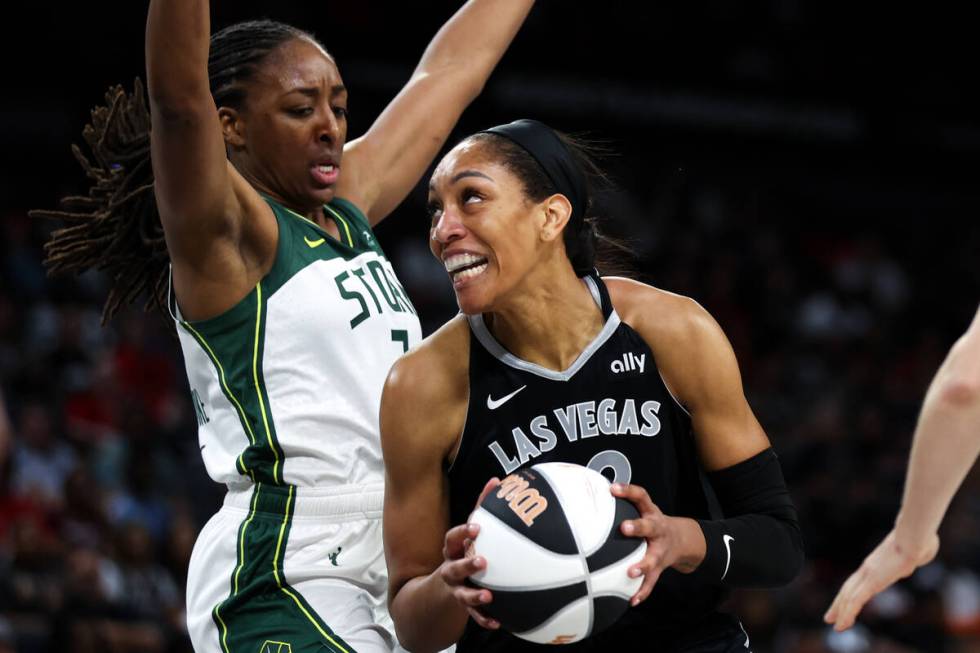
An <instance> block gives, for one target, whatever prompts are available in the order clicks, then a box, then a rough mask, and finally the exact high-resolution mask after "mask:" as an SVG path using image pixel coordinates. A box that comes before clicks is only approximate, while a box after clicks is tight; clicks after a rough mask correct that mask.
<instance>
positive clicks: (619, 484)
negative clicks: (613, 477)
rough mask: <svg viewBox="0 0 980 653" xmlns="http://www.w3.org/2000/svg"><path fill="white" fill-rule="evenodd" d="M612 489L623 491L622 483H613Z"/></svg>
mask: <svg viewBox="0 0 980 653" xmlns="http://www.w3.org/2000/svg"><path fill="white" fill-rule="evenodd" d="M612 489H613V492H622V491H623V484H622V483H613V485H612Z"/></svg>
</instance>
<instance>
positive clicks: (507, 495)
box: [497, 474, 548, 526]
mask: <svg viewBox="0 0 980 653" xmlns="http://www.w3.org/2000/svg"><path fill="white" fill-rule="evenodd" d="M528 485H529V483H528V482H527V479H525V478H523V477H521V476H518V475H517V474H511V475H510V476H508V477H507V478H505V479H504V480H503V481H501V482H500V489H498V490H497V498H498V499H503V500H504V501H506V502H507V506H508V507H509V508H510V509H511V510H513V511H514V514H515V515H517V516H518V517H519V518H520V520H521V521H522V522H524V524H525V525H527V526H532V525H533V524H534V520H535V518H537V517H538V515H540V514H541V513H543V512H544V511H545V510H546V509H547V508H548V500H547V499H545V498H544V497H543V496H541V493H539V492H538V491H537V490H535V489H534V488H529V487H528Z"/></svg>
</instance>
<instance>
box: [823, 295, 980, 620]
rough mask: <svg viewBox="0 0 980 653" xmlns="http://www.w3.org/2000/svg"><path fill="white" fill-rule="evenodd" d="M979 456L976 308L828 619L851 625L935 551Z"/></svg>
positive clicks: (979, 324)
mask: <svg viewBox="0 0 980 653" xmlns="http://www.w3.org/2000/svg"><path fill="white" fill-rule="evenodd" d="M978 455H980V310H978V311H977V314H976V315H975V316H974V318H973V323H972V324H971V325H970V327H969V328H968V329H967V331H966V333H965V334H963V336H962V337H961V338H960V339H959V340H957V341H956V343H955V344H954V345H953V347H952V349H950V352H949V354H948V355H947V356H946V360H945V361H943V364H942V365H941V366H940V368H939V371H938V372H937V373H936V376H935V378H933V380H932V383H931V384H930V385H929V390H928V391H927V392H926V397H925V400H924V401H923V404H922V412H921V413H920V414H919V422H918V424H917V425H916V429H915V435H914V436H913V439H912V454H911V457H910V459H909V470H908V475H907V476H906V480H905V494H904V495H903V497H902V507H901V509H900V510H899V512H898V518H897V519H896V520H895V527H894V528H893V529H892V531H891V532H890V533H889V534H888V535H887V536H886V537H885V539H884V540H883V541H882V542H881V544H879V545H878V547H877V548H876V549H875V550H874V551H872V552H871V554H870V555H868V557H867V558H866V559H865V560H864V563H862V565H861V567H860V568H859V569H858V570H857V571H856V572H854V574H852V575H851V577H850V578H848V579H847V581H846V582H845V583H844V585H843V587H841V590H840V592H839V593H838V595H837V597H836V598H835V599H834V602H833V604H832V605H831V607H830V609H829V610H828V611H827V614H826V615H825V616H824V620H825V621H826V622H827V623H833V624H834V625H835V628H836V629H837V630H844V629H846V628H850V627H851V626H852V625H853V624H854V619H855V618H856V617H857V615H858V613H859V612H860V611H861V608H863V607H864V605H865V603H867V602H868V601H869V600H870V599H871V597H873V596H874V595H875V594H877V593H879V592H881V591H882V590H884V589H885V588H887V587H889V586H891V585H892V583H894V582H896V581H897V580H899V579H901V578H905V577H907V576H909V575H911V574H912V572H913V571H915V570H916V568H918V567H920V566H922V565H924V564H926V563H927V562H929V561H931V560H932V559H933V558H934V557H935V555H936V551H937V550H938V548H939V537H938V535H937V531H938V530H939V524H940V522H942V519H943V516H944V515H945V514H946V509H947V508H948V507H949V503H950V501H952V499H953V495H954V494H955V493H956V490H957V489H958V488H959V487H960V484H961V483H963V479H964V478H966V474H967V472H969V471H970V468H971V467H973V465H974V463H976V460H977V456H978Z"/></svg>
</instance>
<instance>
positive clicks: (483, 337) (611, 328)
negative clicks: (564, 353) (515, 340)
mask: <svg viewBox="0 0 980 653" xmlns="http://www.w3.org/2000/svg"><path fill="white" fill-rule="evenodd" d="M583 281H584V282H585V284H586V285H587V286H588V287H589V292H590V293H591V294H592V298H593V299H594V300H595V303H596V305H598V306H599V310H602V296H601V294H600V293H599V287H598V286H597V285H596V282H595V281H594V280H593V279H592V278H591V277H584V278H583ZM467 320H468V321H469V323H470V328H471V329H472V330H473V334H474V335H475V336H476V338H477V340H479V341H480V344H481V345H483V347H484V348H485V349H486V350H487V351H488V352H489V353H490V355H491V356H493V357H494V358H496V359H497V360H499V361H500V362H501V363H504V364H505V365H508V366H509V367H513V368H514V369H518V370H522V371H524V372H528V373H530V374H534V375H536V376H540V377H543V378H546V379H550V380H552V381H568V380H569V379H571V378H572V377H573V376H575V373H576V372H578V371H579V370H580V369H582V367H583V366H584V365H585V364H586V363H587V362H589V359H590V358H592V355H593V354H594V353H595V352H596V351H598V349H599V347H601V346H602V345H603V344H604V343H605V342H606V340H608V339H609V337H610V336H611V335H612V334H613V333H614V332H615V331H616V329H618V328H619V324H620V319H619V314H618V313H617V312H616V309H615V308H613V309H612V311H611V312H610V313H609V317H608V318H607V319H606V324H605V325H604V326H603V327H602V330H601V331H599V333H598V334H597V335H596V337H595V338H593V339H592V342H590V343H589V344H588V345H587V346H586V347H585V349H583V350H582V352H581V353H580V354H579V355H578V357H577V358H576V359H575V360H574V361H573V362H572V364H571V365H569V366H568V368H567V369H565V370H561V371H557V370H552V369H548V368H547V367H543V366H541V365H538V364H537V363H531V362H529V361H526V360H524V359H523V358H518V357H517V356H515V355H514V354H512V353H511V352H509V351H508V350H507V349H505V348H504V346H503V345H501V344H500V342H498V341H497V339H496V338H494V337H493V334H492V333H490V329H488V328H487V325H486V322H484V320H483V314H482V313H478V314H477V315H470V316H467Z"/></svg>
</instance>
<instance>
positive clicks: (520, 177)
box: [381, 120, 803, 653]
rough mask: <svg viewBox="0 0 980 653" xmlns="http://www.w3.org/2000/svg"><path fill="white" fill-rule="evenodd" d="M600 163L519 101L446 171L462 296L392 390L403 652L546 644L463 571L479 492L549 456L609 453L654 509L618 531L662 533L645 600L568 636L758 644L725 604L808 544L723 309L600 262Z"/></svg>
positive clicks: (654, 538) (654, 541) (635, 572)
mask: <svg viewBox="0 0 980 653" xmlns="http://www.w3.org/2000/svg"><path fill="white" fill-rule="evenodd" d="M597 172H598V170H597V169H596V168H595V167H594V166H593V165H592V164H591V162H590V161H589V159H588V158H587V157H585V156H584V154H583V152H582V151H581V149H580V148H579V147H577V146H576V145H575V144H574V143H573V142H572V141H570V140H569V139H567V138H566V137H564V136H560V135H558V134H556V133H555V132H553V131H552V130H550V129H549V128H548V127H546V126H544V125H542V124H541V123H537V122H534V121H526V120H522V121H517V122H514V123H510V124H508V125H502V126H500V127H495V128H493V129H491V130H488V131H487V132H481V133H478V134H476V135H473V136H470V137H469V138H467V139H465V140H464V141H463V142H462V143H460V144H459V145H457V146H456V147H455V148H454V149H453V150H452V151H451V152H450V153H449V154H448V155H446V157H445V158H443V160H442V161H441V163H440V164H439V166H438V167H437V168H436V171H435V173H434V174H433V177H432V180H431V182H430V186H429V200H430V211H431V217H432V231H431V248H432V251H433V253H434V254H435V255H436V257H437V258H439V259H440V261H442V262H443V263H444V264H445V266H446V268H447V270H448V271H449V273H450V276H451V277H452V280H453V287H454V289H455V292H456V297H457V300H458V302H459V306H460V309H461V311H462V313H461V314H460V315H458V316H457V317H456V318H454V319H452V320H451V321H450V322H448V323H447V324H446V325H444V326H443V327H442V328H441V329H440V330H439V331H437V332H436V333H435V334H433V335H432V336H431V337H429V338H428V339H426V340H425V341H424V342H423V343H422V344H421V345H420V346H419V347H417V348H416V349H414V350H413V351H411V352H409V353H408V354H406V355H405V356H404V357H403V358H401V359H400V360H399V361H398V362H397V363H396V364H395V366H394V367H393V368H392V370H391V373H390V375H389V377H388V380H387V383H386V386H385V390H384V395H383V399H382V407H381V434H382V447H383V450H384V456H385V466H386V490H385V508H384V537H385V550H386V555H387V557H388V564H389V570H390V588H389V603H390V608H391V613H392V616H393V618H394V620H395V625H396V631H397V633H398V636H399V639H400V640H401V642H402V644H403V645H404V646H405V647H406V648H408V649H409V650H412V651H417V652H421V651H433V650H437V649H440V648H443V647H446V646H448V645H450V644H452V643H453V642H458V650H459V651H461V652H462V651H524V650H532V649H537V648H539V645H536V644H531V643H529V642H526V641H523V640H520V639H517V638H515V637H514V636H512V635H510V634H508V633H506V632H504V631H502V630H500V629H499V624H498V623H497V622H496V621H494V620H493V619H491V618H489V617H487V616H486V615H485V614H483V613H481V611H480V609H479V608H480V607H481V606H486V605H487V604H488V603H490V602H492V600H493V596H492V592H490V591H488V590H486V589H478V588H474V587H470V586H468V585H466V584H465V579H466V578H467V577H468V576H469V575H471V574H473V573H474V572H476V571H478V570H480V569H482V568H484V567H485V566H486V564H487V563H486V560H485V559H484V558H482V557H479V556H476V557H466V556H465V554H464V551H465V549H466V545H467V541H468V540H471V539H474V538H477V537H479V532H478V528H477V527H476V526H475V525H468V524H466V523H465V522H466V519H467V518H468V515H469V514H470V512H471V511H472V510H473V508H474V506H475V505H476V503H477V500H478V498H479V497H480V496H481V492H482V491H487V490H488V489H489V488H491V487H492V486H493V484H494V483H495V482H496V479H497V478H503V477H504V476H506V475H507V474H509V473H511V472H513V471H514V470H516V469H519V468H522V467H525V466H529V465H532V464H535V463H540V462H552V461H562V462H573V463H578V464H581V465H588V466H590V467H593V468H595V469H599V470H604V471H606V472H607V474H608V473H612V474H613V475H614V476H615V478H614V481H615V483H614V486H613V493H614V494H616V495H617V496H620V497H624V498H626V499H629V500H630V501H632V502H633V503H634V504H635V505H636V507H637V508H638V510H639V512H640V518H639V519H636V520H628V521H624V522H623V523H622V524H621V530H622V532H623V533H624V534H625V535H628V536H633V537H642V538H646V540H647V544H648V548H647V554H646V556H645V558H644V559H643V560H642V562H641V563H640V564H638V565H636V566H634V567H633V568H631V569H630V570H629V572H628V573H629V574H630V575H631V576H633V577H636V576H639V575H641V574H642V575H644V576H645V578H644V582H643V584H642V585H641V587H640V589H639V591H638V592H637V593H636V595H635V596H634V597H633V598H632V600H631V605H632V607H631V608H630V609H629V610H628V611H627V612H626V614H625V615H624V616H623V617H622V618H621V619H620V620H619V621H618V622H616V624H614V625H613V626H612V627H610V628H609V629H608V630H606V631H604V632H602V633H600V634H598V635H596V636H594V637H591V638H588V639H586V640H583V641H582V642H579V643H577V644H572V645H569V646H570V649H573V650H575V651H614V650H625V648H626V647H629V649H630V650H635V649H636V648H637V646H641V647H642V648H641V650H644V651H658V652H681V651H683V652H692V651H699V652H705V653H707V652H713V651H739V652H744V651H747V650H750V648H749V641H748V636H747V635H746V634H745V632H744V631H743V630H742V628H741V626H740V624H739V623H738V621H737V620H736V619H735V618H734V617H731V616H728V615H726V614H723V613H720V612H718V610H717V606H718V605H719V604H720V602H721V601H722V600H723V598H724V597H725V595H726V591H727V590H728V589H729V588H732V587H772V586H778V585H782V584H785V583H787V582H789V581H790V580H792V578H793V577H794V576H795V575H796V573H797V572H798V570H799V569H800V566H801V564H802V559H803V554H802V541H801V537H800V530H799V526H798V523H797V517H796V511H795V509H794V508H793V505H792V502H791V501H790V498H789V495H788V492H787V490H786V485H785V483H784V481H783V478H782V473H781V471H780V469H779V463H778V461H777V459H776V456H775V454H774V453H773V451H772V448H771V447H770V444H769V440H768V438H767V437H766V434H765V432H764V431H763V430H762V427H761V426H760V425H759V423H758V421H757V420H756V418H755V416H754V415H753V414H752V411H751V409H750V408H749V406H748V404H747V402H746V400H745V397H744V394H743V391H742V383H741V378H740V375H739V370H738V365H737V363H736V361H735V355H734V353H733V351H732V348H731V346H730V345H729V343H728V340H727V339H726V337H725V335H724V333H722V330H721V328H720V327H719V326H718V324H717V323H716V322H715V321H714V320H713V319H712V318H711V316H710V315H708V313H707V312H705V310H704V309H703V308H701V307H700V306H699V305H698V304H696V303H695V302H693V301H692V300H690V299H688V298H686V297H681V296H679V295H675V294H672V293H669V292H666V291H663V290H659V289H657V288H653V287H650V286H647V285H644V284H641V283H637V282H634V281H631V280H628V279H623V278H606V279H602V278H600V277H599V276H598V274H596V273H595V272H594V264H595V261H594V259H595V246H596V239H597V236H596V233H595V230H594V228H593V221H592V220H590V219H588V218H589V217H590V216H589V211H590V209H591V198H590V178H591V175H592V174H594V173H597ZM488 479H493V480H491V481H490V482H489V483H488ZM703 481H705V482H703ZM715 499H716V500H715Z"/></svg>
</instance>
